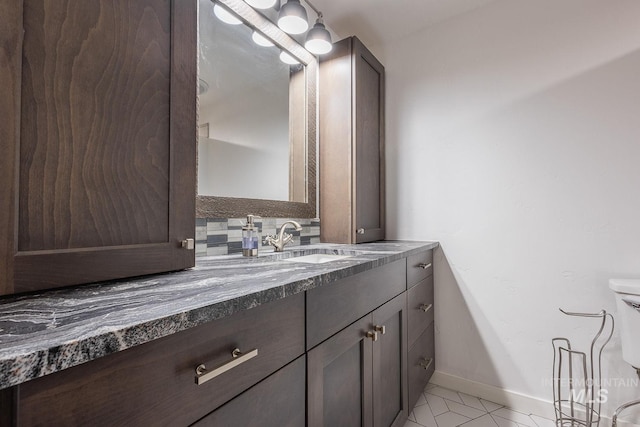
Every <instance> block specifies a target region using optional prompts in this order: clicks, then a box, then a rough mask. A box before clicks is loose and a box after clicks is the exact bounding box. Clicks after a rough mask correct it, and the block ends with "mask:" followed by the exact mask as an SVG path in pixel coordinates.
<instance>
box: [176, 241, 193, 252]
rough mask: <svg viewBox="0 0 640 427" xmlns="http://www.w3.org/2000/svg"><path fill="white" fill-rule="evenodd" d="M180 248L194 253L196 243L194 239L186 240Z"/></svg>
mask: <svg viewBox="0 0 640 427" xmlns="http://www.w3.org/2000/svg"><path fill="white" fill-rule="evenodd" d="M180 246H182V247H183V248H185V249H186V250H188V251H192V250H193V249H194V248H195V247H196V243H195V241H194V240H193V239H184V240H183V241H182V242H180Z"/></svg>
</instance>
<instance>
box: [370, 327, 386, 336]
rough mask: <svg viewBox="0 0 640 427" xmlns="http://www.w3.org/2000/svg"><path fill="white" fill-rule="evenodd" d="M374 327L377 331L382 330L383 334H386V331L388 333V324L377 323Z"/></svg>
mask: <svg viewBox="0 0 640 427" xmlns="http://www.w3.org/2000/svg"><path fill="white" fill-rule="evenodd" d="M373 329H374V330H375V331H376V332H380V333H381V334H382V335H384V334H386V333H387V327H386V326H384V325H382V326H380V325H376V326H374V327H373Z"/></svg>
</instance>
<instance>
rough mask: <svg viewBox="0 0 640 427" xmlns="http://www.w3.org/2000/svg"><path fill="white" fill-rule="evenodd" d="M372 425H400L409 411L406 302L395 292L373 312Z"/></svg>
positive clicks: (402, 296)
mask: <svg viewBox="0 0 640 427" xmlns="http://www.w3.org/2000/svg"><path fill="white" fill-rule="evenodd" d="M372 315H373V328H374V330H376V331H377V332H378V341H376V342H374V343H373V425H374V426H380V427H382V426H385V427H386V426H394V427H395V426H403V425H404V422H405V421H406V419H407V417H408V415H409V407H408V386H407V361H406V357H405V356H406V354H407V306H406V299H405V295H404V294H401V295H398V296H397V297H396V298H394V299H392V300H391V301H389V302H388V303H386V304H384V305H383V306H382V307H380V308H379V309H377V310H376V311H374V312H373V314H372Z"/></svg>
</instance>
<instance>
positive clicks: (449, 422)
mask: <svg viewBox="0 0 640 427" xmlns="http://www.w3.org/2000/svg"><path fill="white" fill-rule="evenodd" d="M467 421H470V418H467V417H465V416H462V415H460V414H456V413H455V412H445V413H444V414H442V415H438V416H437V417H436V422H437V423H438V427H457V426H459V425H461V424H464V423H466V422H467Z"/></svg>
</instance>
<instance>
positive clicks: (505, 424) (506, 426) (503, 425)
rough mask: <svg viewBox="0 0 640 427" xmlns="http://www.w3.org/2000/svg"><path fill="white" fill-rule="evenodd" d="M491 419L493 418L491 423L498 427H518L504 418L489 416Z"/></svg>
mask: <svg viewBox="0 0 640 427" xmlns="http://www.w3.org/2000/svg"><path fill="white" fill-rule="evenodd" d="M491 418H493V421H495V422H496V424H498V426H499V427H518V424H517V423H514V422H513V421H511V420H507V419H506V418H500V417H496V416H493V415H492V416H491Z"/></svg>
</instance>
